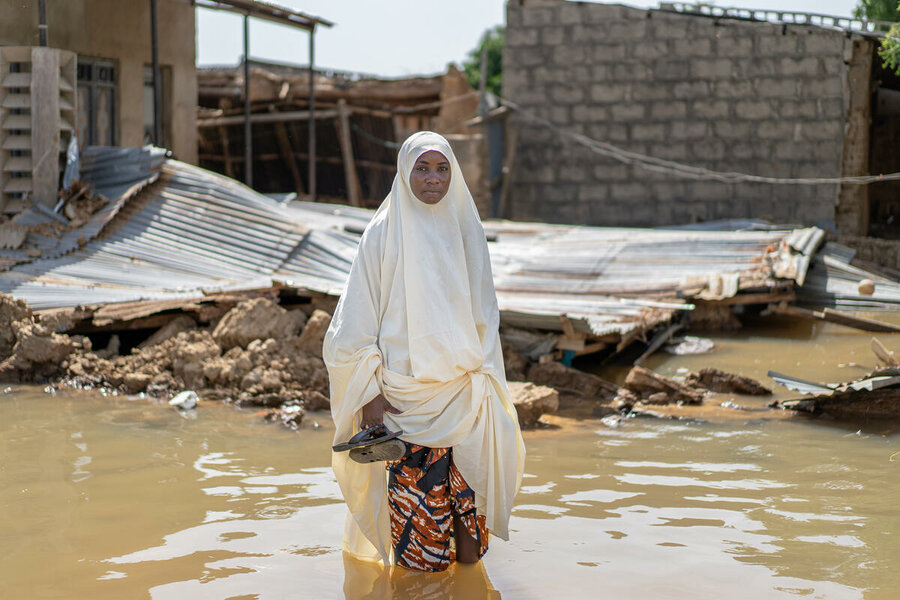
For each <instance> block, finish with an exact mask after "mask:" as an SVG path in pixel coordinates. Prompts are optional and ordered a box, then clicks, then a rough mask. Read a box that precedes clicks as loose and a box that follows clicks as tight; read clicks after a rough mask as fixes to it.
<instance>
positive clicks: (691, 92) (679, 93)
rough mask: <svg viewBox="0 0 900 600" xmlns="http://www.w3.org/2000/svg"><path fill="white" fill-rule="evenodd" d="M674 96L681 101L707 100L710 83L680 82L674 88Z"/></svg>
mask: <svg viewBox="0 0 900 600" xmlns="http://www.w3.org/2000/svg"><path fill="white" fill-rule="evenodd" d="M672 96H673V97H675V98H679V99H692V98H706V97H707V96H709V82H707V81H697V80H691V81H680V82H678V83H676V84H675V86H674V87H673V88H672Z"/></svg>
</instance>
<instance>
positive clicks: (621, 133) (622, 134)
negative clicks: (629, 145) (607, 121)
mask: <svg viewBox="0 0 900 600" xmlns="http://www.w3.org/2000/svg"><path fill="white" fill-rule="evenodd" d="M607 138H608V139H609V141H610V142H613V143H616V144H618V143H622V142H628V141H630V140H631V132H630V131H629V129H628V125H625V124H622V123H613V124H611V125H610V126H609V134H608V136H607Z"/></svg>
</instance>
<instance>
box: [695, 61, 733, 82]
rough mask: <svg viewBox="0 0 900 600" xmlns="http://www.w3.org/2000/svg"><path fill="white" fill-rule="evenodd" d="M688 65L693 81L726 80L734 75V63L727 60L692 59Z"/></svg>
mask: <svg viewBox="0 0 900 600" xmlns="http://www.w3.org/2000/svg"><path fill="white" fill-rule="evenodd" d="M690 64H691V67H690V68H691V77H692V78H693V79H712V80H717V79H727V78H730V77H732V76H733V75H735V74H736V73H735V67H734V63H733V62H732V61H731V60H729V59H727V58H693V59H691V63H690Z"/></svg>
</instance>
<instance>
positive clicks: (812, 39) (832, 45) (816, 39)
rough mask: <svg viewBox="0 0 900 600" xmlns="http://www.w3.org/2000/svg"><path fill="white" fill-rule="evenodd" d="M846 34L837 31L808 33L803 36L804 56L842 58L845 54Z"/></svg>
mask: <svg viewBox="0 0 900 600" xmlns="http://www.w3.org/2000/svg"><path fill="white" fill-rule="evenodd" d="M844 37H845V36H844V34H843V33H842V32H837V31H812V30H811V31H808V32H807V33H806V35H803V36H801V43H800V49H801V51H802V52H803V53H804V54H808V55H809V54H822V55H831V56H837V57H840V56H841V55H842V54H843V53H844Z"/></svg>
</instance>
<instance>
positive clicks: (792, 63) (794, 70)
mask: <svg viewBox="0 0 900 600" xmlns="http://www.w3.org/2000/svg"><path fill="white" fill-rule="evenodd" d="M778 72H779V73H781V74H782V75H785V76H787V77H792V76H796V75H800V76H805V77H815V76H816V75H818V74H819V59H817V58H815V57H813V56H806V57H803V58H794V57H785V58H782V59H779V61H778Z"/></svg>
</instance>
